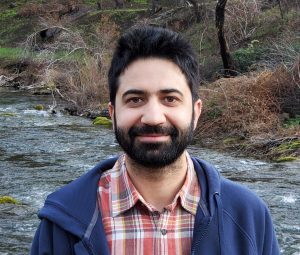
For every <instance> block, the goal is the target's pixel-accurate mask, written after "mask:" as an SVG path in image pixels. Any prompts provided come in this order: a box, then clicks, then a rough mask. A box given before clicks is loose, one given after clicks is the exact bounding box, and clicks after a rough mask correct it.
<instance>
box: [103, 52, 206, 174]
mask: <svg viewBox="0 0 300 255" xmlns="http://www.w3.org/2000/svg"><path fill="white" fill-rule="evenodd" d="M109 109H110V113H111V117H112V119H113V121H114V129H115V134H116V138H117V140H118V142H119V144H120V146H121V147H122V148H123V150H124V151H125V153H126V154H127V155H128V156H129V157H130V158H131V159H132V160H134V161H135V162H137V163H138V164H140V165H143V166H145V167H158V168H159V167H164V166H166V165H169V164H171V163H173V162H174V161H175V160H176V159H177V158H178V157H179V156H180V155H181V154H182V153H183V151H184V150H185V148H186V147H187V145H188V144H189V143H190V141H191V139H192V135H193V131H194V129H195V127H196V124H197V121H198V118H199V115H200V112H201V101H200V100H198V101H196V102H195V103H194V104H193V102H192V95H191V91H190V89H189V86H188V83H187V81H186V78H185V76H184V74H183V73H182V72H181V70H180V68H179V67H178V66H177V65H175V64H174V63H172V62H171V61H168V60H164V59H159V58H148V59H140V60H136V61H134V62H133V63H132V64H130V65H129V66H128V68H127V69H126V70H125V72H124V73H123V74H122V75H121V76H120V77H119V88H118V91H117V94H116V99H115V105H114V106H112V105H111V104H110V105H109Z"/></svg>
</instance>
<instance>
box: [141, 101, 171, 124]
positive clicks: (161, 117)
mask: <svg viewBox="0 0 300 255" xmlns="http://www.w3.org/2000/svg"><path fill="white" fill-rule="evenodd" d="M141 122H142V123H143V124H147V125H150V126H156V125H161V124H164V123H165V122H166V116H165V112H164V107H163V105H161V104H160V103H159V102H158V101H157V100H150V101H149V102H148V103H147V105H146V106H145V107H144V111H143V115H142V117H141Z"/></svg>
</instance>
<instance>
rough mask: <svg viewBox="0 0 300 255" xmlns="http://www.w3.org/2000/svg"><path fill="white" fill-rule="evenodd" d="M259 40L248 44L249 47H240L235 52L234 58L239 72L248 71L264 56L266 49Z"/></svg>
mask: <svg viewBox="0 0 300 255" xmlns="http://www.w3.org/2000/svg"><path fill="white" fill-rule="evenodd" d="M258 44H259V42H258V41H257V40H253V41H252V42H251V43H250V44H248V47H247V48H240V49H238V50H236V51H235V52H234V53H233V58H234V61H235V64H236V67H237V69H238V71H239V72H242V73H243V72H248V71H250V69H252V65H254V64H255V63H257V62H258V61H259V60H261V59H263V58H264V55H265V53H266V49H265V48H263V47H260V46H259V45H258Z"/></svg>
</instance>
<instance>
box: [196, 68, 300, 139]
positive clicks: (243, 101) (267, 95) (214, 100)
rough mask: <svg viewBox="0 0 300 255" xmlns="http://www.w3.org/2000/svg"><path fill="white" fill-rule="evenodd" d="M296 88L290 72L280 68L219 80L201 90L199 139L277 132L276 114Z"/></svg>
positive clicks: (278, 123) (277, 121)
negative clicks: (202, 106)
mask: <svg viewBox="0 0 300 255" xmlns="http://www.w3.org/2000/svg"><path fill="white" fill-rule="evenodd" d="M293 86H294V89H296V88H297V86H296V84H295V83H294V81H293V77H292V75H291V73H290V72H289V71H288V70H286V69H284V68H279V69H277V70H276V71H274V72H273V71H264V72H262V73H260V74H253V75H249V76H240V77H237V78H231V79H224V78H223V79H219V80H218V81H216V82H214V83H213V84H211V85H210V86H209V87H208V88H201V89H200V95H201V97H202V99H203V102H204V109H203V113H202V117H201V125H200V126H199V128H198V134H199V136H200V137H209V136H212V135H213V136H214V137H216V136H218V135H219V136H240V137H251V136H255V135H258V134H261V133H266V134H268V133H272V134H274V133H276V132H277V131H279V130H280V128H281V124H280V120H279V113H280V112H281V109H282V107H283V105H284V103H285V101H287V102H289V101H290V96H292V95H293V94H294V92H293V91H294V90H293Z"/></svg>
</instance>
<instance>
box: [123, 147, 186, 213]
mask: <svg viewBox="0 0 300 255" xmlns="http://www.w3.org/2000/svg"><path fill="white" fill-rule="evenodd" d="M126 168H127V171H128V174H129V176H130V179H131V181H132V183H133V185H134V186H135V188H136V189H137V190H138V192H139V193H140V194H141V195H142V196H143V198H144V199H145V200H146V201H147V202H148V203H149V204H151V205H152V206H154V207H155V208H156V209H157V210H158V211H163V209H164V207H166V206H167V205H169V204H171V203H172V201H173V199H174V197H175V196H176V194H177V193H178V191H179V190H180V189H181V187H182V186H183V183H184V181H185V177H186V172H187V160H186V154H185V152H184V153H182V155H181V156H180V157H179V158H178V159H177V160H176V161H175V162H173V163H172V164H170V165H168V166H165V167H163V168H160V169H157V168H153V169H151V168H148V167H144V166H141V165H140V164H138V163H136V162H135V161H133V160H132V159H131V158H129V157H128V156H126Z"/></svg>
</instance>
